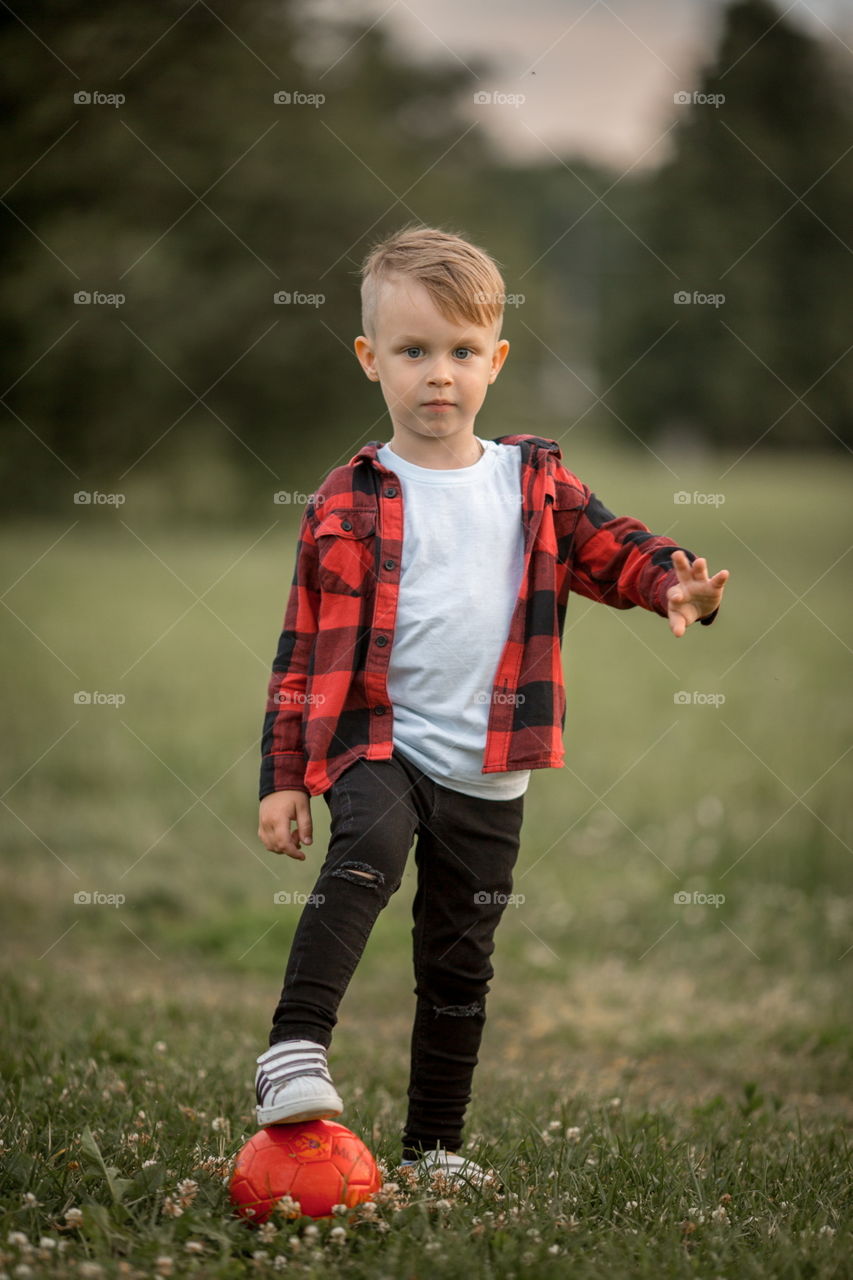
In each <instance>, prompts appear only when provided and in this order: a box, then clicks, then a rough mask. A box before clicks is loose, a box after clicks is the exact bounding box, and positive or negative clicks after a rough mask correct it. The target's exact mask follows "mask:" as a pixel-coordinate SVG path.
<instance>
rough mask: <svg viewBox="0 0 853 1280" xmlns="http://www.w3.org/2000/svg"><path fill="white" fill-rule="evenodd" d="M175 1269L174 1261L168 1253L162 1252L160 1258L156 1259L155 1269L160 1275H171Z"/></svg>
mask: <svg viewBox="0 0 853 1280" xmlns="http://www.w3.org/2000/svg"><path fill="white" fill-rule="evenodd" d="M174 1269H175V1264H174V1261H173V1260H172V1259H171V1258H170V1257H169V1255H168V1254H167V1253H161V1254H160V1256H159V1258H155V1259H154V1270H155V1271H156V1272H157V1275H158V1276H170V1275H171V1274H172V1272H173V1271H174Z"/></svg>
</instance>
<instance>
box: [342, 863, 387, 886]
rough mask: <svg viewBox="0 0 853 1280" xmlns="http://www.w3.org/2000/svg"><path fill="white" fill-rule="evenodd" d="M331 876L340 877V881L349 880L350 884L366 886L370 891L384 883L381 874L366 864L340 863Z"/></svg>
mask: <svg viewBox="0 0 853 1280" xmlns="http://www.w3.org/2000/svg"><path fill="white" fill-rule="evenodd" d="M331 874H332V875H333V876H340V878H341V880H349V881H350V882H351V883H352V884H364V885H367V886H369V887H370V888H371V889H377V888H378V887H379V886H380V885H382V884H384V883H385V877H384V875H383V874H382V872H381V871H377V870H376V868H375V867H371V866H370V865H369V863H367V862H342V863H341V865H340V866H339V867H337V868H336V869H335V870H334V871H333V872H332V873H331Z"/></svg>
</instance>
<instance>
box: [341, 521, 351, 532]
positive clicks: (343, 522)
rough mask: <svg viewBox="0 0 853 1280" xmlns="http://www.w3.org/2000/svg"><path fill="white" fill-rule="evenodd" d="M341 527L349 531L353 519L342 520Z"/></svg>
mask: <svg viewBox="0 0 853 1280" xmlns="http://www.w3.org/2000/svg"><path fill="white" fill-rule="evenodd" d="M341 528H342V529H346V531H347V533H349V531H350V529H351V528H352V520H342V521H341Z"/></svg>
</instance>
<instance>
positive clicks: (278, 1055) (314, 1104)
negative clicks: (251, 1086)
mask: <svg viewBox="0 0 853 1280" xmlns="http://www.w3.org/2000/svg"><path fill="white" fill-rule="evenodd" d="M257 1063H258V1069H257V1072H256V1074H255V1092H256V1094H257V1101H258V1107H257V1115H258V1124H259V1125H260V1127H261V1128H263V1127H264V1126H265V1125H268V1124H298V1123H299V1121H300V1120H329V1119H331V1118H332V1117H333V1116H339V1115H340V1114H341V1112H342V1111H343V1109H344V1104H343V1102H342V1101H341V1099H340V1098H339V1096H338V1093H337V1090H336V1089H335V1086H334V1085H333V1084H332V1077H331V1076H330V1075H329V1068H328V1066H327V1064H326V1050H325V1047H324V1046H323V1045H321V1044H316V1043H315V1042H314V1041H313V1040H281V1041H279V1043H278V1044H274V1045H270V1047H269V1049H267V1050H266V1051H265V1052H264V1053H262V1054H261V1056H260V1057H259V1058H258V1059H257Z"/></svg>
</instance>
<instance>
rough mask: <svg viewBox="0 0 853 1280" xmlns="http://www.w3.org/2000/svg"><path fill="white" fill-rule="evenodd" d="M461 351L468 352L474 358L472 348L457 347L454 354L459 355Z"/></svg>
mask: <svg viewBox="0 0 853 1280" xmlns="http://www.w3.org/2000/svg"><path fill="white" fill-rule="evenodd" d="M460 351H467V352H468V354H469V356H472V355H473V354H474V353H473V351H472V350H471V348H470V347H457V348H456V350H455V351H454V353H453V354H454V355H458V354H459V352H460ZM464 363H465V362H464V361H463V364H464Z"/></svg>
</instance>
